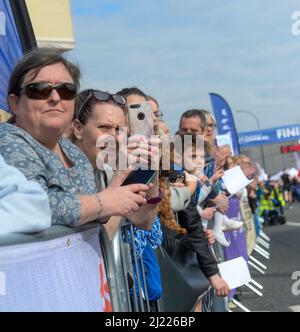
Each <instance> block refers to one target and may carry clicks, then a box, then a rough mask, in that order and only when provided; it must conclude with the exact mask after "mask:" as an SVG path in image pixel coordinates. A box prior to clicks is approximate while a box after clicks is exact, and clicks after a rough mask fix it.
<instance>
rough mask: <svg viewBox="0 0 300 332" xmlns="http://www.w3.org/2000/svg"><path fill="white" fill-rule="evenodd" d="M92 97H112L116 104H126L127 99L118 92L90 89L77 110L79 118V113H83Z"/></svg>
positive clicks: (102, 99)
mask: <svg viewBox="0 0 300 332" xmlns="http://www.w3.org/2000/svg"><path fill="white" fill-rule="evenodd" d="M91 98H95V99H96V100H97V101H108V100H109V99H112V100H113V101H114V102H115V103H116V104H118V105H121V106H125V104H126V99H125V98H124V97H123V96H121V95H117V94H111V93H109V92H104V91H99V90H89V94H88V95H87V97H86V98H85V100H84V102H83V103H82V104H81V105H80V108H79V109H78V111H77V118H78V117H79V114H80V113H81V111H82V109H83V108H84V106H85V105H86V104H87V102H88V101H89V100H91Z"/></svg>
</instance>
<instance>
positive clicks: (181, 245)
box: [164, 200, 219, 278]
mask: <svg viewBox="0 0 300 332" xmlns="http://www.w3.org/2000/svg"><path fill="white" fill-rule="evenodd" d="M177 218H178V222H179V224H180V225H181V226H182V227H184V228H186V230H187V234H186V235H184V236H178V235H177V236H175V235H174V232H171V231H169V230H165V229H164V234H165V238H164V247H165V249H166V251H167V252H168V253H169V255H170V256H171V257H172V258H174V259H175V261H178V259H180V252H183V251H185V253H183V256H182V259H186V257H187V256H186V255H187V252H186V251H187V250H188V251H190V252H194V253H195V254H196V255H195V257H196V263H198V266H199V267H200V269H201V270H202V272H203V273H204V275H205V276H206V277H207V278H209V277H211V276H213V275H214V274H216V273H218V272H219V269H218V263H217V261H216V259H215V257H214V255H213V253H212V251H211V248H210V247H209V244H208V241H207V239H206V237H205V235H204V233H203V226H202V222H201V217H200V215H199V213H198V210H197V207H196V203H195V202H194V201H193V200H191V202H190V203H189V205H188V207H187V208H186V209H185V210H183V211H179V212H178V213H177ZM174 255H175V256H176V257H174ZM182 263H184V262H182Z"/></svg>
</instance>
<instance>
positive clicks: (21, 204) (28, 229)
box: [0, 155, 51, 235]
mask: <svg viewBox="0 0 300 332" xmlns="http://www.w3.org/2000/svg"><path fill="white" fill-rule="evenodd" d="M50 226H51V211H50V207H49V200H48V196H47V194H46V192H45V191H44V190H43V189H42V188H41V186H40V185H39V184H38V183H36V182H33V181H28V180H27V179H26V178H25V176H24V175H23V174H22V173H21V172H20V171H19V170H18V169H16V168H15V167H12V166H9V165H7V164H6V163H5V161H4V159H3V158H2V156H1V155H0V235H5V234H9V233H35V232H40V231H43V230H45V229H47V228H48V227H50Z"/></svg>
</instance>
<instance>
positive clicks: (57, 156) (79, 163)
mask: <svg viewBox="0 0 300 332" xmlns="http://www.w3.org/2000/svg"><path fill="white" fill-rule="evenodd" d="M79 77H80V72H79V69H78V68H77V67H76V66H74V65H73V64H72V63H71V62H69V61H67V60H66V59H65V58H64V57H63V55H62V53H61V52H60V51H58V50H57V49H51V48H49V49H36V50H34V51H32V52H30V53H28V54H27V55H25V56H24V58H23V59H21V60H20V62H19V63H18V64H17V66H16V67H15V69H14V70H13V72H12V74H11V77H10V81H9V88H8V104H9V107H10V110H11V111H12V113H13V114H14V115H15V117H14V123H13V124H6V123H5V124H1V125H0V153H1V154H2V155H3V157H4V159H5V160H6V162H7V163H8V164H10V165H13V166H16V167H17V168H18V169H19V170H21V171H22V172H23V173H24V175H25V176H26V177H27V179H29V180H34V181H37V182H38V183H39V184H40V185H41V186H42V188H43V189H44V190H45V191H46V192H47V194H48V197H49V201H50V208H51V211H52V224H64V225H71V226H79V225H82V224H85V223H87V222H90V221H95V220H98V221H99V220H101V221H102V222H103V221H106V220H107V218H108V217H110V216H111V215H121V216H123V215H127V214H129V213H131V212H134V211H136V210H138V209H139V204H143V203H145V202H146V200H145V191H147V190H148V189H149V187H148V186H146V185H142V184H141V185H139V184H137V185H131V186H124V187H120V185H121V183H122V182H123V180H124V177H125V175H126V174H125V175H124V174H122V175H121V176H120V177H119V178H118V179H116V180H115V182H114V183H113V184H111V186H110V187H109V188H108V189H107V190H104V191H102V192H100V193H98V192H97V191H96V188H95V180H94V176H93V170H92V167H91V164H90V162H89V161H88V160H87V158H86V157H85V155H84V154H83V153H82V152H81V151H80V150H79V149H78V148H77V147H76V146H75V145H73V144H72V143H71V142H70V141H69V140H68V139H66V138H64V137H63V136H62V135H63V133H64V130H65V129H66V128H67V127H68V126H69V125H70V122H71V121H72V118H73V113H74V104H75V97H76V93H77V90H78V88H79ZM127 174H129V171H128V172H127ZM115 201H118V202H119V204H115Z"/></svg>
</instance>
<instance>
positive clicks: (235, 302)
mask: <svg viewBox="0 0 300 332" xmlns="http://www.w3.org/2000/svg"><path fill="white" fill-rule="evenodd" d="M232 302H233V303H234V304H235V305H237V306H238V307H239V308H240V309H242V310H244V311H245V312H251V311H250V310H249V309H247V308H246V307H245V306H244V305H242V303H240V302H239V301H237V300H235V299H232Z"/></svg>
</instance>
